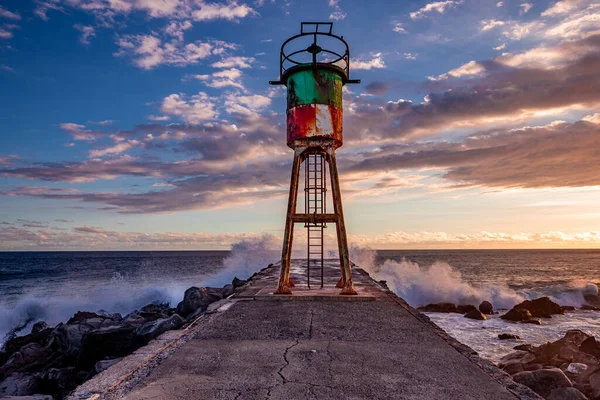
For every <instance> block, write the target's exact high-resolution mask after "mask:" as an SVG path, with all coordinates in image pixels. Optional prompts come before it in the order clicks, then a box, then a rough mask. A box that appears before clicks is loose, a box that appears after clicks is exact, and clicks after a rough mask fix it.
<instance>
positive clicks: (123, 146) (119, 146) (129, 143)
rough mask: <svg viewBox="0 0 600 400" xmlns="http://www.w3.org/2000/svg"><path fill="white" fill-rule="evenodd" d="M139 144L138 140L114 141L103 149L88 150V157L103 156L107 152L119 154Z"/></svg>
mask: <svg viewBox="0 0 600 400" xmlns="http://www.w3.org/2000/svg"><path fill="white" fill-rule="evenodd" d="M140 144H141V142H140V141H138V140H123V141H119V142H117V143H115V144H114V145H113V146H110V147H105V148H103V149H96V150H90V157H92V158H96V157H103V156H105V155H108V154H121V153H124V152H126V151H128V150H131V149H132V148H134V147H137V146H139V145H140Z"/></svg>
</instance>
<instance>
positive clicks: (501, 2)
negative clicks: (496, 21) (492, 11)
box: [496, 1, 504, 7]
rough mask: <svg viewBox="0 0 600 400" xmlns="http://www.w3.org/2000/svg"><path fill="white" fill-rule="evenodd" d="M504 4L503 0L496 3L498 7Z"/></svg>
mask: <svg viewBox="0 0 600 400" xmlns="http://www.w3.org/2000/svg"><path fill="white" fill-rule="evenodd" d="M503 5H504V2H503V1H499V2H497V3H496V7H502V6H503Z"/></svg>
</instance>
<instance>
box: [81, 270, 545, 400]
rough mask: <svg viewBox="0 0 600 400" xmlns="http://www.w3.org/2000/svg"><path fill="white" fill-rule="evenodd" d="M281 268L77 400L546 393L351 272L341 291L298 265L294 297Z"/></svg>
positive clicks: (491, 398)
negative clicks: (282, 283) (350, 288)
mask: <svg viewBox="0 0 600 400" xmlns="http://www.w3.org/2000/svg"><path fill="white" fill-rule="evenodd" d="M278 273H279V268H278V266H271V267H269V268H266V269H264V270H263V271H261V272H260V273H259V274H257V275H255V277H254V278H253V279H252V280H251V282H249V284H248V285H247V286H246V287H245V290H243V291H241V292H239V293H237V294H235V295H234V296H233V297H231V298H229V299H226V300H222V301H220V302H218V303H214V304H213V305H211V308H210V309H209V310H208V312H207V313H206V314H204V315H202V316H201V317H200V318H198V319H197V320H196V321H195V322H194V323H193V324H192V325H191V326H189V327H188V328H187V329H185V330H181V331H170V332H167V333H165V334H163V335H162V336H160V337H159V338H158V339H156V340H154V341H152V342H151V343H150V344H149V345H148V346H146V347H144V348H141V349H140V350H138V351H136V352H135V353H134V354H132V355H130V356H128V357H126V358H125V359H124V360H123V361H121V362H119V363H117V364H116V365H114V366H113V367H111V368H109V369H108V370H106V371H104V372H102V373H101V374H99V375H98V376H96V377H95V378H93V379H91V380H89V381H87V382H85V383H84V384H83V385H82V386H80V387H79V388H78V389H77V390H76V391H75V392H74V393H73V394H72V395H71V396H70V398H71V399H94V400H100V399H128V400H138V399H232V400H233V399H330V398H338V399H486V400H508V399H512V400H514V399H540V397H539V396H537V395H536V394H535V393H534V392H532V391H531V390H530V389H528V388H526V387H525V386H522V385H518V384H516V383H515V382H514V381H512V380H511V379H510V377H509V376H508V375H507V374H506V373H504V372H502V371H500V370H499V369H497V368H496V367H495V366H493V364H491V363H489V362H487V361H485V360H483V359H481V358H479V357H478V356H477V354H476V353H475V352H474V351H473V350H471V349H470V348H469V347H467V346H464V345H461V344H460V343H458V342H457V341H456V340H454V339H452V338H451V337H449V336H448V335H447V334H445V332H444V331H442V330H441V329H440V328H438V327H437V326H436V325H435V324H433V323H432V322H430V321H429V319H428V318H427V317H426V316H425V315H423V314H420V313H418V312H417V311H415V310H414V309H412V308H411V307H410V306H408V305H407V304H406V303H405V302H404V301H403V300H402V299H400V298H399V297H397V296H395V295H394V294H393V293H391V292H389V291H388V290H387V288H386V287H385V286H384V285H381V284H380V283H378V282H376V281H375V280H373V279H371V278H370V277H369V275H368V274H367V273H366V272H364V271H363V270H361V269H360V268H354V281H355V287H356V289H357V291H358V293H359V295H357V296H340V295H338V293H339V289H336V288H335V287H334V286H335V282H336V281H337V279H338V278H339V263H338V261H337V260H331V261H327V262H326V266H325V274H324V275H325V286H326V287H325V288H324V289H320V287H319V286H320V285H318V283H317V281H316V280H315V282H314V284H313V289H312V290H310V291H309V290H308V289H307V288H303V286H304V285H306V273H305V270H304V268H303V266H302V262H301V261H300V262H296V263H294V264H293V269H292V275H291V276H292V279H293V280H294V282H295V283H296V284H297V287H296V288H295V289H294V294H293V295H285V296H284V295H278V296H276V295H273V294H272V293H273V291H274V290H275V289H276V287H277V278H278Z"/></svg>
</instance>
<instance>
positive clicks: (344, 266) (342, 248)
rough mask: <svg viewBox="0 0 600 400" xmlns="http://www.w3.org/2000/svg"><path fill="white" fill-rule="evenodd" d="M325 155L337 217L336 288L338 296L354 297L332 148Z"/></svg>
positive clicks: (335, 162)
mask: <svg viewBox="0 0 600 400" xmlns="http://www.w3.org/2000/svg"><path fill="white" fill-rule="evenodd" d="M327 155H328V160H329V173H330V175H331V190H332V192H333V196H332V197H333V208H334V211H335V213H336V214H337V215H338V220H337V223H336V224H335V225H336V232H337V238H338V249H339V253H340V267H341V270H342V279H341V280H340V281H339V282H338V284H337V286H338V287H341V288H342V291H341V293H340V294H344V295H354V294H357V293H356V290H355V289H354V282H353V281H352V269H351V268H350V257H349V255H348V238H347V236H346V225H345V223H344V210H343V208H342V194H341V190H340V180H339V175H338V170H337V161H336V158H335V150H334V149H333V148H329V149H327Z"/></svg>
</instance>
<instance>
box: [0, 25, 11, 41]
mask: <svg viewBox="0 0 600 400" xmlns="http://www.w3.org/2000/svg"><path fill="white" fill-rule="evenodd" d="M11 37H13V34H12V32H10V31H7V30H5V29H2V28H0V39H10V38H11Z"/></svg>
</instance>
